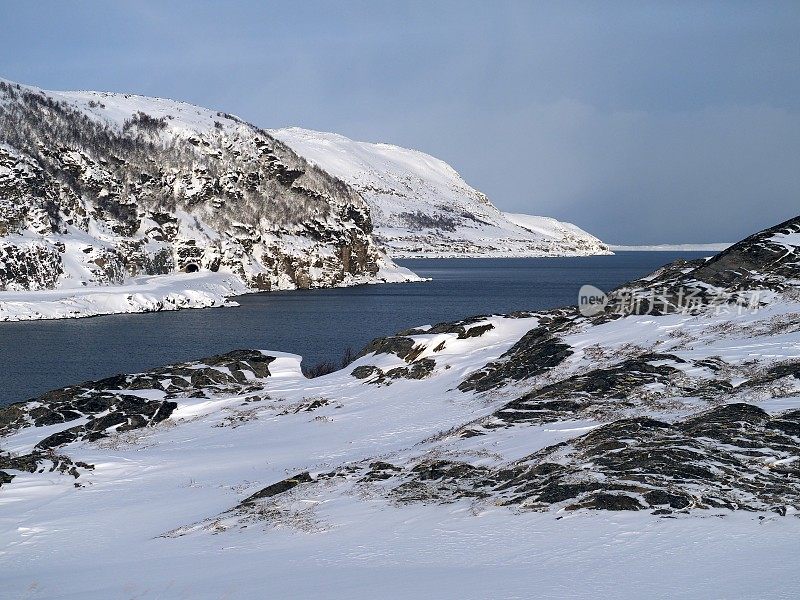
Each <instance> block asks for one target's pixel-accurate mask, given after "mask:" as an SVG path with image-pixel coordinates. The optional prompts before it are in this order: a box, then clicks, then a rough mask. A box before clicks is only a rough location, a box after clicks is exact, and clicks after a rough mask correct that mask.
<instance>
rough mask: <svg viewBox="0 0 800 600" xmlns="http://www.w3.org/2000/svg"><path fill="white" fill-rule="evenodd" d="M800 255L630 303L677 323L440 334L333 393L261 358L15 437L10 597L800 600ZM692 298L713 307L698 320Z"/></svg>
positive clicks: (1, 470)
mask: <svg viewBox="0 0 800 600" xmlns="http://www.w3.org/2000/svg"><path fill="white" fill-rule="evenodd" d="M798 233H800V217H797V218H795V219H792V220H790V221H787V222H786V223H782V224H780V225H778V226H776V227H773V228H770V229H768V230H766V231H764V232H761V233H759V234H757V235H755V236H752V237H750V238H748V239H746V240H743V241H742V242H740V243H738V244H735V245H734V246H732V247H731V248H729V249H728V250H726V251H725V252H723V253H721V254H719V255H718V256H716V257H714V258H712V259H710V260H701V261H696V262H680V263H676V264H673V265H669V266H667V267H665V268H663V269H661V270H659V271H658V272H656V273H654V274H653V275H652V276H650V277H647V278H643V279H641V280H639V281H636V282H631V283H630V284H627V285H626V286H623V287H622V288H620V290H618V291H617V292H618V293H619V294H622V293H623V292H624V293H625V294H632V295H635V296H637V297H639V298H645V297H651V298H652V297H659V298H660V297H661V296H664V297H666V298H667V300H668V301H667V302H666V303H665V304H664V306H663V308H659V309H657V310H653V309H654V308H655V307H653V306H652V305H651V306H649V307H645V306H644V305H639V306H638V308H637V309H636V310H629V311H620V310H618V309H619V305H618V300H619V298H618V296H617V295H616V294H612V302H610V303H609V305H608V307H607V309H606V310H605V311H604V312H602V313H600V314H597V315H595V316H593V317H585V316H582V315H581V314H580V313H579V311H578V310H577V308H576V307H567V308H562V309H556V310H550V311H542V312H527V313H526V312H520V313H515V314H512V315H492V316H481V317H475V318H471V319H466V320H463V321H459V322H453V323H441V324H438V325H433V326H430V325H426V326H421V327H416V328H413V329H409V330H406V331H403V332H400V333H398V334H397V335H395V336H391V337H388V338H382V339H377V340H375V341H373V342H372V343H371V344H370V345H369V346H367V347H366V348H365V349H364V350H363V351H362V352H361V354H360V355H359V356H358V357H357V358H356V359H355V361H354V362H353V363H352V364H350V365H349V366H348V367H346V368H344V369H342V370H340V371H338V372H335V373H331V374H329V375H325V376H322V377H318V378H315V379H307V378H306V377H304V375H303V373H302V370H301V368H300V357H298V356H295V355H290V354H284V353H281V352H272V351H257V350H239V351H234V352H231V353H228V354H225V355H221V356H214V357H210V358H206V359H203V360H199V361H194V362H190V363H185V364H179V365H173V366H169V367H163V368H160V369H154V370H152V371H150V372H147V373H139V374H133V375H119V376H115V377H112V378H108V379H105V380H101V381H97V382H86V383H82V384H78V385H73V386H70V387H67V388H64V389H61V390H56V391H53V392H49V393H47V394H44V395H42V396H41V397H39V398H37V399H35V400H32V401H29V402H24V403H20V404H16V405H12V406H9V407H6V408H4V409H1V410H0V448H1V450H0V507H2V511H0V566H2V568H3V573H4V579H3V592H4V593H6V594H7V595H9V596H11V597H16V596H24V595H29V596H34V597H35V596H36V594H38V595H40V596H42V597H58V596H65V597H97V598H107V597H119V596H125V597H128V596H136V597H164V596H174V595H185V596H190V597H220V596H234V597H246V596H263V595H267V596H273V595H277V596H292V597H312V596H319V595H322V596H325V597H337V598H338V597H341V598H345V597H347V598H351V597H361V596H366V597H387V598H403V597H436V598H463V597H482V598H484V597H491V598H501V597H514V598H519V597H529V596H530V595H531V590H535V594H537V595H543V596H553V597H562V596H569V597H575V598H593V597H595V596H596V595H597V593H598V590H600V591H602V592H603V594H604V595H608V596H609V597H619V598H629V597H637V596H639V595H642V593H643V590H645V591H646V592H645V595H647V596H649V597H686V598H693V597H712V596H713V597H716V596H720V597H740V596H746V597H759V598H773V597H774V598H786V597H796V596H797V595H798V594H799V593H800V585H799V584H798V582H797V578H793V577H787V576H786V569H785V565H791V564H796V563H797V561H798V560H800V546H798V544H797V539H798V535H800V519H798V518H797V517H798V515H800V468H798V467H799V466H800V328H799V327H798V322H800V295H798V291H800V279H798V265H800V259H799V257H800V236H798ZM681 286H688V287H691V288H692V289H702V290H704V291H705V293H704V294H701V295H699V297H698V298H697V302H696V303H693V304H692V305H691V306H690V307H689V308H688V309H687V310H682V311H679V310H677V308H678V306H677V305H676V304H675V300H676V297H678V296H679V294H678V289H679V288H680V287H681ZM745 294H749V295H751V296H753V295H754V296H756V297H757V298H758V302H756V303H755V304H751V305H746V306H745V305H743V304H742V303H741V299H742V297H743V296H744V295H745ZM644 308H648V309H649V310H644ZM628 567H630V568H628ZM398 570H399V571H398ZM398 573H399V574H398ZM709 573H712V574H713V577H709ZM409 576H410V577H409Z"/></svg>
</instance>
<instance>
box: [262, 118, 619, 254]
mask: <svg viewBox="0 0 800 600" xmlns="http://www.w3.org/2000/svg"><path fill="white" fill-rule="evenodd" d="M270 133H271V134H272V135H273V136H275V137H276V138H277V139H279V140H281V141H283V142H285V143H286V144H287V145H288V146H289V147H290V148H292V149H293V150H294V151H295V152H297V153H298V154H299V155H300V156H302V157H303V158H305V159H306V160H308V161H309V162H311V163H313V164H316V165H318V166H319V167H321V168H322V169H324V170H325V171H327V172H329V173H331V174H332V175H334V176H336V177H338V178H340V179H341V180H342V181H344V182H346V183H348V184H349V185H351V186H352V187H353V188H354V189H355V190H357V191H358V192H359V193H360V194H361V195H362V196H363V197H364V199H365V200H366V201H367V202H368V203H369V206H370V210H371V213H372V221H373V224H374V226H375V237H376V239H377V240H378V242H379V243H381V244H382V245H383V246H384V247H385V248H386V249H387V251H388V253H389V255H390V256H392V257H394V258H433V257H510V256H584V255H590V254H610V251H609V249H608V247H607V246H606V245H605V244H603V243H602V242H601V241H600V240H598V239H597V238H595V237H594V236H592V235H590V234H588V233H586V232H585V231H583V230H582V229H580V228H579V227H576V226H575V225H572V224H571V223H561V222H559V221H557V220H555V219H550V218H547V217H534V216H530V215H519V214H509V213H502V212H500V211H499V210H498V209H497V208H496V207H495V206H494V205H493V204H492V203H491V202H490V201H489V199H488V198H487V197H486V196H484V195H483V194H481V193H480V192H478V191H477V190H474V189H473V188H471V187H470V186H469V185H467V184H466V183H465V182H464V180H463V179H461V177H460V176H459V174H458V173H456V171H455V170H454V169H453V168H452V167H451V166H450V165H448V164H447V163H445V162H443V161H441V160H439V159H437V158H434V157H432V156H429V155H427V154H424V153H422V152H418V151H416V150H407V149H405V148H398V147H397V146H391V145H388V144H371V143H366V142H356V141H353V140H350V139H348V138H346V137H344V136H341V135H337V134H334V133H321V132H318V131H309V130H306V129H299V128H289V129H277V130H271V131H270Z"/></svg>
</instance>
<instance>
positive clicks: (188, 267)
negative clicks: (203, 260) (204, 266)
mask: <svg viewBox="0 0 800 600" xmlns="http://www.w3.org/2000/svg"><path fill="white" fill-rule="evenodd" d="M199 270H200V267H198V266H197V265H196V264H194V263H189V264H188V265H186V266H185V267H183V272H184V273H197V272H198V271H199Z"/></svg>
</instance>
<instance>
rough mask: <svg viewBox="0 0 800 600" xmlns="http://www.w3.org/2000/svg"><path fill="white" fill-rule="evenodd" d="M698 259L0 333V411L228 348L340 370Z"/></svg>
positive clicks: (504, 267)
mask: <svg viewBox="0 0 800 600" xmlns="http://www.w3.org/2000/svg"><path fill="white" fill-rule="evenodd" d="M705 254H708V253H697V252H623V253H619V254H617V255H616V256H593V257H586V258H533V259H467V260H465V259H447V260H405V261H399V262H401V263H402V264H403V265H405V266H407V267H409V268H411V269H412V270H413V271H415V272H416V273H418V274H419V275H422V276H425V277H432V278H433V280H432V281H428V282H425V283H412V284H395V285H368V286H361V287H356V288H343V289H331V290H310V291H294V292H272V293H265V294H251V295H247V296H242V297H240V298H238V299H237V301H238V302H239V303H240V304H241V306H240V307H238V308H217V309H204V310H183V311H178V312H164V313H150V314H136V315H109V316H103V317H92V318H89V319H67V320H61V321H38V322H29V323H0V404H4V403H8V402H14V401H17V400H24V399H27V398H30V397H33V396H36V395H38V394H40V393H41V392H44V391H46V390H49V389H53V388H57V387H63V386H65V385H69V384H71V383H78V382H81V381H85V380H87V379H97V378H100V377H106V376H108V375H113V374H116V373H121V372H136V371H140V370H143V369H148V368H152V367H156V366H160V365H164V364H168V363H172V362H178V361H184V360H189V359H196V358H202V357H204V356H209V355H212V354H217V353H220V352H226V351H228V350H232V349H235V348H260V349H267V350H281V351H284V352H294V353H297V354H301V355H302V356H303V357H304V363H311V364H313V363H315V362H318V361H321V360H338V359H339V357H341V355H342V353H343V352H344V350H345V349H346V348H348V347H351V348H353V349H354V350H359V349H360V348H361V347H363V346H364V345H365V344H366V343H368V342H369V341H370V340H371V339H372V338H375V337H379V336H384V335H389V334H392V333H395V332H397V331H399V330H401V329H406V328H408V327H412V326H415V325H424V324H428V323H430V324H433V323H438V322H442V321H452V320H456V319H460V318H463V317H467V316H470V315H477V314H486V313H498V312H511V311H514V310H526V309H527V310H530V309H542V308H553V307H557V306H564V305H568V304H574V303H575V302H576V301H577V294H578V289H579V288H580V286H581V285H583V284H586V283H589V284H593V285H595V286H597V287H599V288H601V289H605V290H609V289H611V288H613V287H616V286H617V285H619V284H621V283H624V282H626V281H630V280H631V279H636V278H637V277H640V276H642V275H645V274H647V273H650V272H652V271H653V270H654V269H656V268H657V267H659V266H661V265H663V264H666V263H668V262H670V261H672V260H675V259H676V258H697V257H699V256H703V255H705Z"/></svg>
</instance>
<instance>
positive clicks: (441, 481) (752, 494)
mask: <svg viewBox="0 0 800 600" xmlns="http://www.w3.org/2000/svg"><path fill="white" fill-rule="evenodd" d="M798 433H800V410H798V411H791V412H788V413H783V414H780V415H776V416H773V417H770V416H769V415H768V414H767V413H765V412H764V411H763V410H761V409H760V408H758V407H755V406H753V405H749V404H730V405H725V406H721V407H718V408H715V409H712V410H710V411H707V412H704V413H702V414H699V415H695V416H693V417H690V418H687V419H684V420H682V421H678V422H676V423H673V424H670V423H666V422H662V421H657V420H655V419H651V418H646V417H641V418H633V419H622V420H618V421H615V422H613V423H610V424H608V425H604V426H601V427H598V428H596V429H594V430H592V431H591V432H589V433H587V434H585V435H583V436H580V437H578V438H575V439H574V440H570V441H569V442H562V443H560V444H556V445H554V446H551V447H548V448H545V449H543V450H541V451H538V452H536V453H534V454H532V455H530V456H528V457H526V458H524V459H522V460H519V461H517V462H515V463H512V464H510V465H508V466H506V467H503V468H500V469H496V470H489V469H486V468H483V467H474V466H472V465H468V464H466V463H456V462H448V461H435V462H430V463H421V464H418V465H417V466H414V467H411V468H409V469H407V470H404V471H403V473H402V474H399V475H393V479H396V480H397V482H398V483H397V484H395V485H394V486H393V487H392V488H391V489H392V493H393V494H394V495H396V496H397V497H398V498H400V499H402V500H404V501H418V500H422V499H424V500H433V501H444V502H449V501H451V500H452V499H454V498H460V497H465V496H475V497H482V496H484V495H489V496H491V497H493V498H497V499H498V500H499V501H500V502H501V503H502V504H520V505H522V506H524V507H528V508H534V509H547V508H549V507H551V506H563V507H565V508H568V509H579V508H589V509H599V510H640V509H645V508H653V509H659V510H661V511H664V510H665V509H666V510H686V509H708V508H725V509H730V510H737V509H740V510H769V511H774V512H778V513H781V511H783V513H785V512H786V506H793V507H794V508H796V509H800V460H798V458H797V457H798V456H799V455H800V435H798ZM556 461H557V462H556ZM384 471H385V469H384ZM410 491H411V492H410ZM667 507H668V508H667ZM665 514H666V513H665Z"/></svg>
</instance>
